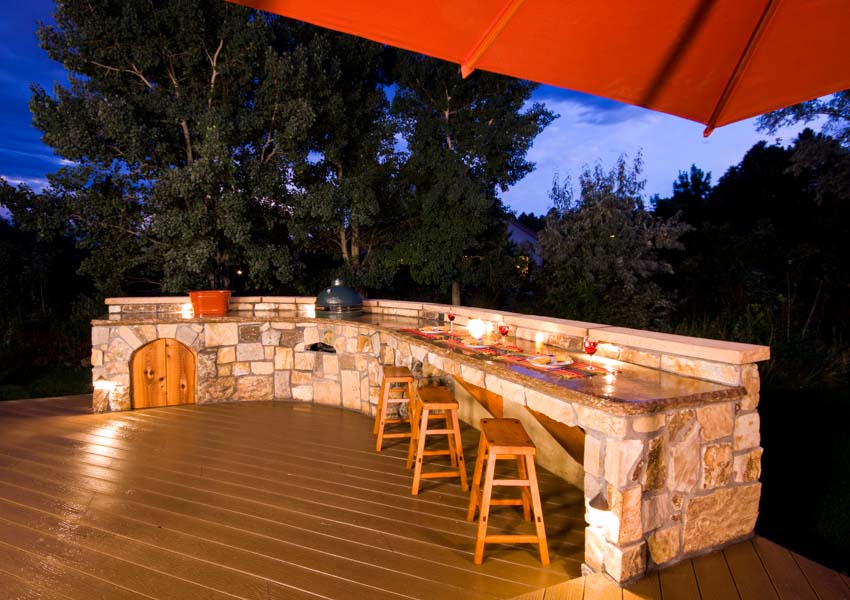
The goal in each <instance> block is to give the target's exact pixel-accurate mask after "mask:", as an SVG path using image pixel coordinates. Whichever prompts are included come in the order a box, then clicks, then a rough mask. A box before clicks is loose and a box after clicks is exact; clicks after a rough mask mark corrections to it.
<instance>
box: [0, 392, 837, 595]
mask: <svg viewBox="0 0 850 600" xmlns="http://www.w3.org/2000/svg"><path fill="white" fill-rule="evenodd" d="M90 402H91V400H90V397H88V399H86V398H85V397H82V398H80V397H78V398H74V399H68V400H64V401H63V400H61V399H50V400H38V401H13V402H6V403H0V589H2V590H3V593H2V594H0V595H3V596H4V597H6V596H9V595H12V597H16V596H20V597H21V598H22V599H24V600H27V599H28V598H29V597H34V598H42V597H46V596H47V597H68V598H71V599H72V600H77V599H83V598H85V599H86V600H87V599H88V598H95V597H103V598H119V599H123V598H133V599H135V598H140V597H162V598H169V597H175V598H177V597H179V598H188V599H191V598H196V597H210V598H219V597H221V598H229V597H234V596H237V595H238V596H240V597H246V596H247V597H254V598H266V597H269V598H276V597H280V598H301V597H303V598H315V597H317V594H319V595H324V596H332V597H354V596H357V597H370V598H400V597H423V598H431V597H440V598H443V597H445V598H452V597H464V598H466V597H469V598H482V599H483V598H522V599H523V600H579V599H586V600H614V599H617V600H619V599H623V600H637V599H638V598H640V599H641V600H671V599H672V600H676V598H688V600H690V599H691V598H699V597H700V596H701V597H702V598H703V599H704V600H724V599H725V598H726V597H732V598H737V597H738V593H739V592H740V595H741V597H742V598H759V599H760V598H770V597H775V598H779V599H781V600H787V599H789V598H792V597H794V598H801V600H812V599H813V598H817V599H818V600H832V599H833V598H850V580H848V579H847V578H846V577H845V576H842V575H839V574H838V573H835V572H833V571H830V570H829V569H826V568H825V567H822V566H821V565H818V564H816V563H812V562H811V561H807V560H806V559H804V558H802V557H798V556H797V555H794V554H793V553H790V552H788V551H787V550H785V549H783V548H781V547H779V546H776V545H775V544H771V543H770V542H767V541H766V540H763V539H761V538H755V540H754V541H753V542H752V543H750V542H746V543H745V544H744V545H743V546H742V545H737V546H736V547H731V548H728V549H726V551H724V552H722V553H715V554H712V555H708V556H704V557H700V558H696V559H694V560H690V561H683V562H682V563H679V564H677V565H674V566H673V567H671V568H668V569H664V570H662V571H660V572H655V573H651V574H650V575H649V576H647V577H645V578H643V579H641V580H640V581H638V582H636V583H635V584H633V585H630V586H629V587H628V588H622V589H621V588H620V587H618V586H616V585H614V584H612V583H611V581H610V580H609V579H608V578H606V577H605V576H603V575H593V576H591V577H586V578H585V577H581V576H580V565H581V563H582V561H583V546H584V543H583V540H584V527H585V524H584V506H583V495H582V493H581V491H580V490H578V489H576V488H573V487H571V486H569V485H567V484H565V483H564V482H563V481H562V480H560V479H558V478H557V477H556V476H554V475H553V474H551V473H549V472H548V471H545V470H544V469H540V472H539V474H538V479H539V482H540V487H541V497H542V498H543V499H544V503H545V504H544V514H545V515H546V529H547V536H548V537H549V546H550V553H552V555H553V556H552V558H553V563H552V565H551V566H550V567H546V568H544V567H542V566H541V565H540V563H539V559H538V557H537V555H536V552H535V551H533V550H534V549H533V548H530V547H528V546H526V545H508V544H505V545H494V546H493V548H492V551H491V549H488V553H487V560H486V561H485V562H484V564H483V565H481V566H476V565H474V564H473V563H472V549H473V542H474V538H475V525H474V524H473V523H469V522H467V521H466V519H465V512H466V506H467V501H468V495H466V494H465V493H463V492H462V491H461V490H460V487H459V486H458V485H456V484H455V483H453V482H452V483H444V482H442V483H438V482H433V483H432V482H429V486H428V488H427V490H424V491H423V493H422V494H421V495H420V496H418V497H413V496H411V495H410V493H409V485H410V473H409V471H407V470H406V469H405V468H404V462H405V459H406V450H407V447H406V444H405V443H404V440H403V441H402V443H399V444H390V445H389V446H388V447H387V448H385V449H384V451H383V452H381V453H376V452H375V451H374V446H373V444H374V437H373V436H372V435H371V426H372V419H371V418H369V417H367V416H364V415H361V414H359V413H354V412H349V411H344V410H340V409H337V408H333V407H324V406H312V405H300V404H292V403H275V402H259V403H244V404H237V403H234V404H218V405H207V406H177V407H168V408H153V409H147V410H140V411H130V412H125V413H109V414H87V413H89V412H90ZM462 434H463V441H464V452H465V455H466V459H467V465H472V464H473V462H474V454H475V449H476V447H477V440H478V433H477V432H476V431H475V430H474V429H472V428H469V427H464V428H463V432H462ZM516 512H517V511H514V510H512V509H505V510H500V511H498V512H496V513H494V514H493V519H492V526H493V527H494V528H496V529H502V530H503V531H506V532H510V531H514V530H519V529H521V528H522V527H525V526H526V524H525V523H524V522H523V521H521V519H517V514H516ZM747 548H749V549H747ZM423 573H427V575H423ZM30 581H43V582H44V583H43V586H42V588H41V589H42V591H44V592H45V593H42V594H41V595H38V594H35V592H33V591H32V590H36V591H38V588H37V586H34V587H32V588H27V587H26V586H23V587H22V582H23V583H28V582H30ZM771 582H772V583H771ZM732 583H734V587H732V585H731V584H732ZM809 584H811V587H809V588H807V587H806V586H808V585H809ZM286 585H289V586H290V587H286ZM807 589H808V593H807V592H806V590H807ZM777 592H778V593H777ZM815 594H816V595H815Z"/></svg>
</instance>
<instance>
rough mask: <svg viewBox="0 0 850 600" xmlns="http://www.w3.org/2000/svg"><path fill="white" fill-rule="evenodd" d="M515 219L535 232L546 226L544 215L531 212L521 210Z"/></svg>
mask: <svg viewBox="0 0 850 600" xmlns="http://www.w3.org/2000/svg"><path fill="white" fill-rule="evenodd" d="M516 220H517V221H518V222H519V223H521V224H522V225H524V226H525V227H527V228H529V229H530V230H531V231H534V232H536V233H539V232H541V231H543V228H544V227H546V216H545V215H535V214H534V213H532V212H529V213H526V212H522V213H520V214H519V215H518V216H517V218H516Z"/></svg>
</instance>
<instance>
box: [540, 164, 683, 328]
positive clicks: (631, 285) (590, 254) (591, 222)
mask: <svg viewBox="0 0 850 600" xmlns="http://www.w3.org/2000/svg"><path fill="white" fill-rule="evenodd" d="M641 168H642V161H641V157H640V156H638V157H637V158H636V159H635V160H634V162H633V163H632V164H631V165H628V164H627V163H626V160H625V158H623V157H620V159H618V160H617V163H616V164H615V166H614V167H613V168H612V169H611V170H610V171H605V170H604V169H603V168H602V166H601V165H596V166H595V167H593V168H586V169H585V170H584V172H583V173H582V174H581V176H580V178H579V187H580V190H581V191H580V197H579V198H578V199H576V198H575V197H574V195H573V191H572V186H571V184H570V181H569V179H567V180H566V181H565V182H564V183H563V184H561V183H560V182H559V180H558V178H557V176H556V177H555V179H554V181H553V184H552V191H551V193H550V198H551V199H552V201H553V203H554V207H553V208H552V209H551V210H550V211H549V214H548V215H547V217H546V227H545V228H544V229H543V231H542V232H541V234H540V247H541V254H542V256H543V269H542V273H541V285H542V288H543V297H544V300H543V302H544V306H545V308H546V309H547V310H548V311H549V312H550V313H551V314H554V315H556V316H562V317H568V318H571V319H582V320H586V321H594V322H598V323H612V324H617V325H629V326H633V327H646V326H648V325H654V326H657V325H658V324H659V323H660V322H661V321H662V320H663V319H664V317H665V316H666V315H667V313H668V312H669V310H670V309H671V307H672V302H671V301H670V299H669V298H667V297H665V295H664V294H663V292H662V289H661V287H660V286H659V285H658V283H657V277H658V276H660V275H663V274H669V273H671V272H672V269H671V267H670V265H669V263H667V262H665V261H664V260H662V259H661V258H660V257H659V254H658V253H659V251H660V250H663V249H671V248H682V246H681V243H680V242H679V238H680V236H681V235H682V234H683V233H684V232H685V231H687V229H688V226H687V225H684V224H682V223H680V222H679V221H678V219H677V218H676V217H673V218H671V219H666V220H665V219H661V218H658V217H654V216H653V215H652V214H651V213H650V212H649V211H647V210H646V208H645V207H644V205H643V199H642V193H643V188H644V183H645V182H644V180H643V179H642V178H641Z"/></svg>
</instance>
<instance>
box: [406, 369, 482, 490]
mask: <svg viewBox="0 0 850 600" xmlns="http://www.w3.org/2000/svg"><path fill="white" fill-rule="evenodd" d="M457 409H458V404H457V400H455V399H454V398H453V397H452V393H451V391H449V388H447V387H445V386H428V387H420V388H419V389H418V391H417V398H416V402H415V404H414V412H413V413H412V414H411V416H410V431H411V436H410V446H409V447H408V450H407V468H408V469H409V468H410V467H411V465H413V464H414V462H415V467H414V469H413V487H412V489H411V493H412V494H413V495H414V496H416V495H417V494H419V484H420V482H421V480H422V479H437V478H441V477H459V478H460V485H461V488H463V491H467V490H469V484H468V483H467V479H466V464H465V463H464V461H463V442H462V441H461V439H460V422H459V421H458V418H457ZM435 410H441V411H444V412H443V414H442V415H441V414H432V413H433V411H435ZM439 417H442V418H443V419H444V420H445V425H444V426H443V428H442V429H430V428H429V427H428V425H429V422H430V419H432V418H439ZM429 435H445V436H447V437H448V442H449V448H448V450H426V449H425V442H426V441H427V438H428V436H429ZM426 456H448V457H449V459H450V460H451V464H452V467H454V468H453V469H452V470H448V471H435V472H430V473H423V472H422V466H423V464H424V459H425V457H426Z"/></svg>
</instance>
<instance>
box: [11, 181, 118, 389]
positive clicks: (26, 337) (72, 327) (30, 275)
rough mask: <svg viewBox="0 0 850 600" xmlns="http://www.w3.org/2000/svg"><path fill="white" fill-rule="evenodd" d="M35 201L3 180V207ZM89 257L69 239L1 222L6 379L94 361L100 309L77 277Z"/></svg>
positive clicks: (25, 190)
mask: <svg viewBox="0 0 850 600" xmlns="http://www.w3.org/2000/svg"><path fill="white" fill-rule="evenodd" d="M32 196H34V194H32V192H30V191H29V190H27V189H26V188H19V189H14V188H12V187H11V186H9V185H8V184H7V183H6V182H5V181H3V180H2V179H0V204H2V205H7V206H8V205H11V204H14V203H15V202H16V201H20V199H21V198H29V197H32ZM82 258H83V255H82V254H81V253H80V252H78V251H77V250H75V248H74V243H73V241H72V240H71V239H70V238H68V237H66V236H61V235H59V236H56V237H52V238H50V239H41V240H39V239H37V238H36V236H35V235H34V234H33V233H31V232H27V231H23V230H22V229H21V228H20V227H18V226H16V225H15V224H12V223H9V222H8V221H6V220H4V219H0V304H2V306H3V310H2V311H0V371H2V373H0V375H2V376H3V377H5V375H4V373H5V374H8V373H12V372H16V371H17V370H19V369H22V368H29V367H35V366H48V365H64V366H79V365H80V362H81V361H82V360H84V359H86V357H88V355H89V352H90V349H91V346H90V325H89V321H90V320H91V318H92V317H94V316H95V315H96V314H97V313H98V312H102V311H103V309H102V305H100V303H99V302H98V303H96V302H95V300H94V298H93V295H92V291H91V290H90V289H88V288H87V287H86V286H85V285H83V282H81V281H80V279H79V278H78V277H76V276H75V272H76V271H77V268H78V266H79V264H80V261H81V260H82Z"/></svg>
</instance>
